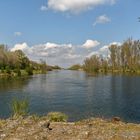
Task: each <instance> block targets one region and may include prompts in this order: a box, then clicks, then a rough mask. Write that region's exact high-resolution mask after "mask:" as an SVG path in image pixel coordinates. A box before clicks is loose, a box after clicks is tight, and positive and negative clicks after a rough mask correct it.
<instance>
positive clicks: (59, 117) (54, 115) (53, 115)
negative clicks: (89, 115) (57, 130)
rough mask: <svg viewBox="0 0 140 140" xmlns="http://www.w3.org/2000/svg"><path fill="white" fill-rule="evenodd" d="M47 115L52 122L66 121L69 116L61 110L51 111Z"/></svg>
mask: <svg viewBox="0 0 140 140" xmlns="http://www.w3.org/2000/svg"><path fill="white" fill-rule="evenodd" d="M47 117H48V118H49V120H50V121H52V122H66V121H67V120H68V116H67V115H66V114H64V113H61V112H50V113H48V115H47Z"/></svg>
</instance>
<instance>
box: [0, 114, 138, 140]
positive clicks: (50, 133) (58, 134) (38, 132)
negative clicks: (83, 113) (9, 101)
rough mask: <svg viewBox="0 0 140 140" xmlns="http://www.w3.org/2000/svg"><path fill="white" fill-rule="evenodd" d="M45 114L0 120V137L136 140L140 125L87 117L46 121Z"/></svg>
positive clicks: (18, 139) (4, 139)
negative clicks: (73, 119)
mask: <svg viewBox="0 0 140 140" xmlns="http://www.w3.org/2000/svg"><path fill="white" fill-rule="evenodd" d="M48 122H49V120H48V117H46V116H43V117H37V116H28V117H25V118H23V117H20V118H17V119H13V118H9V119H6V120H0V139H2V140H25V139H26V140H36V139H37V140H44V139H45V140H78V139H79V140H94V139H97V140H132V139H133V140H138V139H140V124H134V123H125V122H121V121H120V120H118V119H117V118H116V119H114V120H113V119H112V120H105V119H101V118H90V119H86V120H81V121H78V122H49V123H50V124H49V127H48Z"/></svg>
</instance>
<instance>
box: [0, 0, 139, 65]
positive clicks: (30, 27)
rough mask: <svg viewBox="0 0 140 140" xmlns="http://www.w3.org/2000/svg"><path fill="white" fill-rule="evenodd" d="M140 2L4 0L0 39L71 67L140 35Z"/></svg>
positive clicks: (33, 55) (0, 5) (0, 8)
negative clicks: (112, 45) (113, 45)
mask: <svg viewBox="0 0 140 140" xmlns="http://www.w3.org/2000/svg"><path fill="white" fill-rule="evenodd" d="M139 7H140V0H127V1H126V0H24V1H23V0H0V43H1V44H6V45H7V46H8V48H9V49H10V50H11V51H15V50H18V49H21V50H23V51H24V52H25V54H26V55H27V56H28V57H29V58H30V59H33V60H37V61H38V60H40V59H43V60H46V62H47V63H48V64H51V65H60V66H62V67H69V66H70V65H73V64H77V63H80V64H82V63H83V61H84V59H85V58H87V57H90V56H92V55H93V54H102V55H104V56H107V55H108V53H109V52H108V46H109V45H110V44H121V43H122V42H123V41H125V40H127V39H128V38H130V37H132V38H133V39H139V36H140V22H138V17H140V8H139Z"/></svg>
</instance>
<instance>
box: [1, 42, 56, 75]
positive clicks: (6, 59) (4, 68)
mask: <svg viewBox="0 0 140 140" xmlns="http://www.w3.org/2000/svg"><path fill="white" fill-rule="evenodd" d="M55 68H58V66H57V67H55ZM48 70H52V67H51V66H48V65H47V64H46V62H45V61H43V60H41V61H40V63H37V62H34V61H31V60H29V58H28V57H27V56H26V55H25V54H24V53H23V51H21V50H17V51H14V52H11V51H9V50H8V49H7V47H6V46H5V45H0V73H1V74H2V73H5V74H16V75H18V76H20V75H22V73H23V74H24V73H26V74H28V75H32V74H33V73H34V72H35V73H38V72H40V73H46V71H48Z"/></svg>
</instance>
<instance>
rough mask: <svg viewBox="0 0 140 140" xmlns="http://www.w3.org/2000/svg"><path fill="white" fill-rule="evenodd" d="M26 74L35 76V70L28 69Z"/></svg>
mask: <svg viewBox="0 0 140 140" xmlns="http://www.w3.org/2000/svg"><path fill="white" fill-rule="evenodd" d="M26 72H27V73H28V75H33V69H32V68H31V67H27V68H26Z"/></svg>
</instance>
